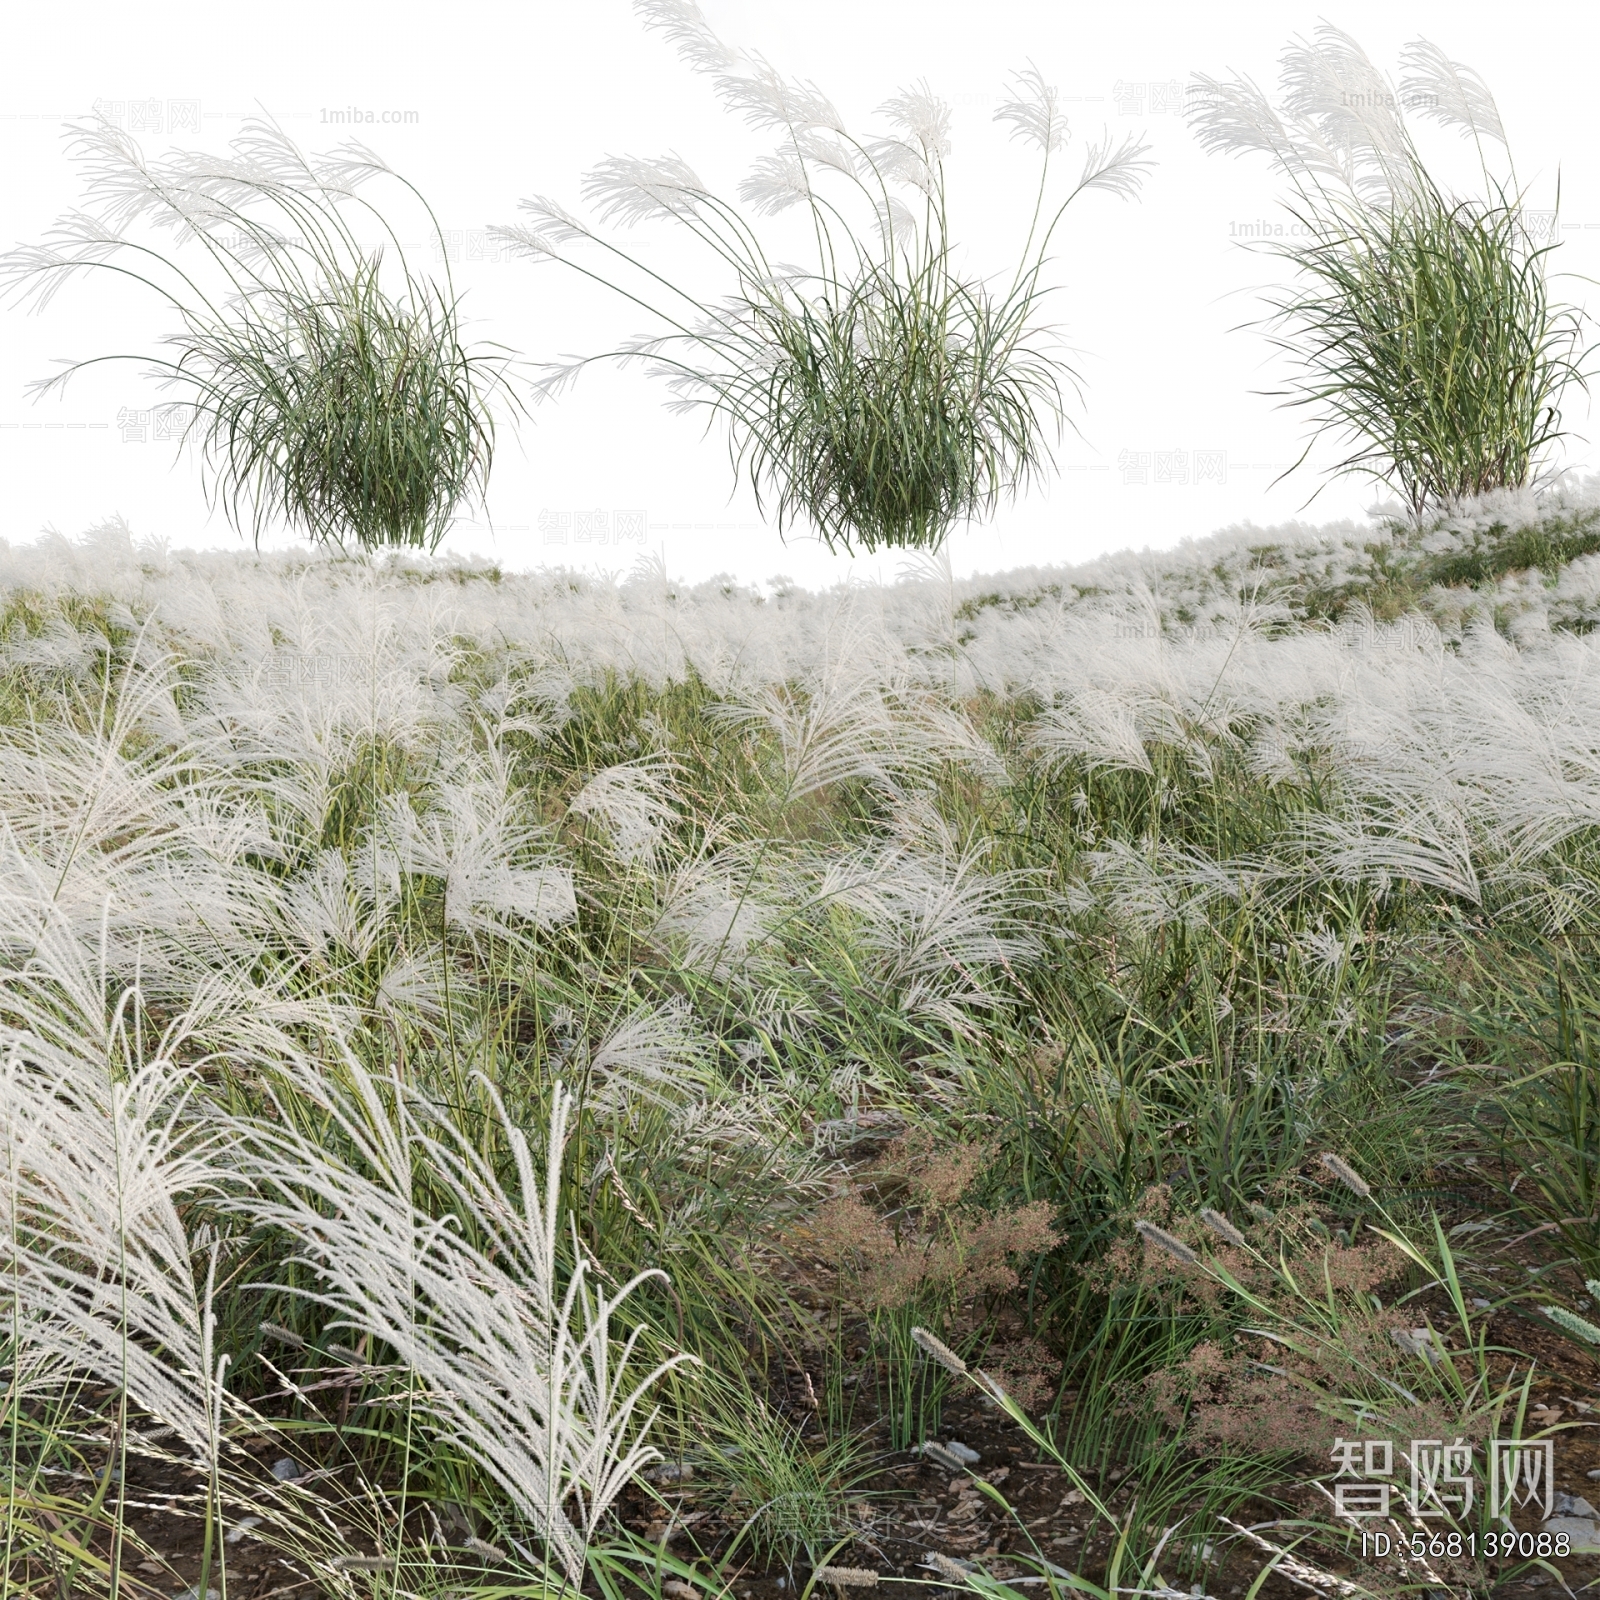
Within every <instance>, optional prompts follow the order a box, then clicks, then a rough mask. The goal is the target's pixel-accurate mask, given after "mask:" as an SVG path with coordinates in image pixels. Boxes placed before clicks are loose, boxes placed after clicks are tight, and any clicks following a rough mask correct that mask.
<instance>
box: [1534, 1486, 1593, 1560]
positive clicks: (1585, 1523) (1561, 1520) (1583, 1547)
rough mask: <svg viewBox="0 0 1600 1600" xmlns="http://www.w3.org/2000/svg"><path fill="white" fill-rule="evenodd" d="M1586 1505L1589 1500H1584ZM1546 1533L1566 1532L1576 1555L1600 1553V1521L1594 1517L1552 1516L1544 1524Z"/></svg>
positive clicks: (1558, 1533) (1557, 1533)
mask: <svg viewBox="0 0 1600 1600" xmlns="http://www.w3.org/2000/svg"><path fill="white" fill-rule="evenodd" d="M1583 1503H1584V1504H1585V1505H1587V1504H1588V1501H1587V1500H1586V1501H1584V1502H1583ZM1544 1531H1545V1532H1546V1533H1553V1534H1556V1535H1558V1536H1559V1535H1560V1534H1563V1533H1564V1534H1566V1536H1567V1537H1568V1538H1569V1539H1570V1540H1571V1541H1572V1553H1573V1555H1575V1556H1592V1555H1600V1523H1597V1522H1596V1521H1595V1520H1594V1518H1593V1517H1551V1518H1550V1519H1549V1520H1548V1521H1547V1522H1546V1523H1545V1524H1544Z"/></svg>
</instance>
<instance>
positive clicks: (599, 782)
mask: <svg viewBox="0 0 1600 1600" xmlns="http://www.w3.org/2000/svg"><path fill="white" fill-rule="evenodd" d="M674 767H675V763H674V762H673V761H672V760H671V759H670V758H669V757H665V756H659V755H655V756H640V757H638V758H637V759H635V760H633V761H622V762H618V763H617V764H616V765H615V766H610V767H604V768H602V769H601V770H600V771H599V772H597V773H595V775H594V776H593V777H592V778H590V779H589V780H588V782H587V783H585V784H584V786H583V787H582V788H581V789H580V790H579V791H578V792H577V794H576V795H574V796H573V798H572V800H571V802H570V803H569V804H568V806H567V810H568V811H569V812H572V813H574V814H575V815H577V816H580V817H595V818H598V819H599V820H600V821H602V822H604V824H605V825H606V827H607V828H608V829H609V830H610V833H611V842H612V848H613V849H614V850H615V851H616V853H617V855H618V856H619V857H621V859H622V860H624V861H647V860H650V859H652V858H653V857H655V855H656V854H657V853H658V852H659V850H660V848H661V845H662V842H663V840H664V839H665V837H666V835H667V832H668V830H669V829H670V828H672V827H673V826H674V824H676V822H677V820H678V815H677V812H676V811H675V810H674V808H673V799H674V797H673V793H672V775H673V771H674Z"/></svg>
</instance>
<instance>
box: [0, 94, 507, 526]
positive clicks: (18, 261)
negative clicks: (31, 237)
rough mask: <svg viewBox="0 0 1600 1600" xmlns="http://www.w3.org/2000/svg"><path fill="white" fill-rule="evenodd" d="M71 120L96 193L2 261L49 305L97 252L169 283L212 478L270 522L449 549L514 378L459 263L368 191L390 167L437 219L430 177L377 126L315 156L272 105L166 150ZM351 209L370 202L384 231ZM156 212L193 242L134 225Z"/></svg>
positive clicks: (189, 432) (177, 368)
mask: <svg viewBox="0 0 1600 1600" xmlns="http://www.w3.org/2000/svg"><path fill="white" fill-rule="evenodd" d="M70 131H71V134H72V146H73V149H74V152H75V153H76V154H77V155H78V157H79V158H80V159H81V160H82V161H83V162H84V163H85V164H86V165H87V166H88V169H89V182H88V196H87V198H88V202H89V209H86V210H81V211H75V212H72V213H69V214H68V215H67V216H65V217H63V218H62V219H61V220H60V221H59V222H58V223H57V224H56V227H55V229H54V231H53V232H52V234H51V235H50V236H49V238H48V239H47V240H46V242H45V243H43V244H41V245H37V246H29V247H23V248H19V249H16V250H13V251H12V252H10V254H9V255H7V256H6V257H5V258H4V260H3V262H0V275H3V277H4V278H5V279H6V280H8V281H9V282H10V284H11V285H12V286H13V287H15V288H17V289H19V290H20V291H21V292H22V293H23V294H24V295H25V296H26V297H31V298H32V299H33V300H34V302H35V304H36V305H38V306H40V307H42V306H43V305H45V304H46V303H47V302H48V301H49V300H50V299H51V297H52V296H53V295H54V294H55V293H56V292H57V290H58V289H60V288H61V286H62V285H63V284H64V283H65V282H66V280H67V279H68V278H70V277H73V276H74V275H76V274H77V273H79V272H83V271H91V270H99V271H106V272H113V273H116V274H118V275H119V276H123V277H128V278H131V279H133V280H134V281H136V282H138V283H141V284H143V285H144V286H145V287H147V288H149V289H152V290H153V291H155V292H156V293H157V294H158V295H160V296H161V297H162V298H163V299H164V300H165V301H166V302H167V304H168V306H169V307H170V308H171V309H172V310H173V311H174V312H175V313H176V314H177V318H178V323H179V327H178V330H177V331H176V332H174V333H172V334H170V335H168V336H167V337H166V339H165V340H164V341H163V343H164V345H165V347H166V348H167V350H169V351H170V352H171V354H170V355H169V356H166V357H162V358H157V359H156V360H155V361H154V363H153V369H154V372H155V374H156V375H158V376H159V377H160V378H161V380H162V382H163V384H164V386H165V387H166V388H168V389H169V390H175V391H176V392H177V393H178V394H180V395H181V396H182V397H183V402H182V403H184V404H186V405H188V406H190V407H192V416H191V418H190V420H189V422H188V425H187V427H186V429H185V432H184V438H185V440H186V442H192V443H194V444H195V445H196V446H197V447H198V449H199V453H200V457H201V462H202V467H203V472H204V479H205V482H206V487H207V495H208V498H209V499H210V500H211V502H212V503H213V505H216V506H220V508H221V509H222V511H223V512H224V514H225V515H226V516H227V518H228V520H229V521H230V522H231V523H232V524H233V526H235V527H236V528H239V529H241V530H242V529H243V528H245V527H246V526H248V527H249V528H250V529H251V530H252V532H253V533H254V536H255V538H256V539H257V541H258V542H259V540H260V537H261V534H262V532H263V531H264V530H265V529H266V528H267V527H269V526H270V525H271V524H272V523H273V522H274V520H276V519H280V518H281V519H282V520H284V521H286V522H288V523H289V524H290V525H291V526H294V527H296V528H299V529H300V530H302V531H303V532H305V533H306V534H307V535H308V536H309V537H310V538H311V539H313V540H314V541H317V542H319V543H327V544H331V545H334V546H337V547H339V548H341V549H343V548H346V547H349V546H355V547H358V548H360V549H364V550H368V549H377V548H385V547H394V548H412V549H422V550H429V551H431V550H433V549H435V548H436V547H437V545H438V543H439V541H440V540H441V539H442V538H443V537H444V534H445V532H446V530H447V529H448V528H449V526H450V524H451V521H452V519H453V517H454V516H455V514H456V512H457V511H458V510H459V509H460V507H461V506H462V505H463V504H464V503H466V502H468V501H470V500H474V499H475V500H477V501H479V502H481V501H482V499H483V496H484V492H485V490H486V488H487V485H488V479H489V470H490V465H491V463H492V460H493V455H494V440H495V424H494V417H493V412H492V406H491V402H492V401H493V400H494V399H495V398H496V397H497V396H499V395H501V394H502V393H504V394H507V395H508V394H509V391H508V390H506V388H505V384H504V365H505V363H504V358H503V356H502V354H501V353H500V352H499V350H498V349H497V348H496V347H490V346H482V347H477V348H468V346H467V345H466V344H464V343H463V333H462V321H461V312H460V303H459V300H458V298H457V296H456V294H455V291H454V289H453V287H452V286H451V284H450V281H449V268H448V266H446V268H445V281H444V283H443V284H438V283H434V282H432V281H429V280H426V279H424V278H422V277H420V276H418V275H417V274H416V273H415V272H414V271H413V270H412V268H411V266H410V264H409V263H408V261H407V259H406V255H405V251H404V249H403V248H402V247H401V244H400V241H399V238H398V236H397V235H396V233H395V232H394V229H393V228H392V227H391V226H390V224H389V223H388V222H387V221H386V220H385V218H384V216H383V214H382V213H381V212H379V211H378V210H377V208H376V207H375V206H374V205H373V204H372V202H371V201H369V200H367V199H366V198H365V197H364V196H363V195H361V194H360V193H359V191H360V189H361V188H362V186H364V185H365V184H367V183H368V182H369V181H371V180H373V179H376V178H379V177H387V178H390V179H392V180H393V181H394V182H396V183H398V184H399V185H400V186H401V188H403V189H404V190H405V191H406V192H407V193H408V194H410V195H411V197H412V198H413V199H414V200H417V201H419V202H420V203H421V204H422V207H423V210H424V212H425V213H426V215H427V218H428V222H429V224H430V226H431V228H432V231H433V234H434V236H435V237H436V238H441V237H442V236H440V235H439V231H438V224H437V222H436V221H435V220H434V217H433V213H432V211H431V210H429V209H428V207H427V205H426V202H422V201H421V197H420V196H419V195H418V194H417V192H416V190H415V189H413V188H412V186H411V185H410V184H409V183H407V182H405V180H404V179H401V178H399V177H398V175H397V174H395V173H394V172H393V171H392V169H390V168H389V167H388V166H387V165H386V164H385V163H384V162H383V161H382V160H381V159H380V158H379V157H378V156H377V155H376V154H374V153H373V152H372V151H371V150H368V149H367V148H366V147H364V146H362V145H359V144H356V143H350V144H347V145H345V146H343V147H341V148H340V149H338V150H336V151H333V152H332V153H330V154H328V155H324V156H320V157H311V156H308V155H306V154H305V153H304V152H302V151H301V150H300V149H299V147H298V146H296V145H295V144H294V143H293V142H292V141H291V140H290V139H289V138H287V136H285V135H284V134H283V133H282V132H281V131H280V130H279V129H278V128H277V127H276V126H274V125H272V124H270V123H268V122H263V121H252V122H249V123H247V124H246V126H245V129H244V131H243V132H242V133H241V134H240V135H239V137H238V138H237V139H235V140H234V141H233V143H232V146H231V150H230V154H229V155H228V156H227V157H213V156H208V155H204V154H202V153H199V152H174V153H172V154H170V155H169V156H167V157H166V158H165V159H163V160H161V161H148V160H147V159H146V158H145V156H144V154H143V153H142V151H141V150H140V148H139V146H138V145H137V144H136V143H135V142H134V141H133V140H132V139H130V138H129V137H128V136H127V135H126V134H124V133H122V132H120V131H119V130H118V129H116V128H115V127H114V126H112V125H111V124H110V123H108V122H105V121H103V120H102V121H97V122H93V123H87V124H81V125H77V126H74V127H73V128H71V130H70ZM349 212H355V213H357V214H360V213H365V215H366V217H367V219H368V220H369V221H370V222H371V223H372V224H374V225H375V228H376V232H377V235H378V242H377V243H376V244H369V243H367V242H366V241H365V240H364V238H363V237H362V234H361V232H360V231H358V229H357V227H356V226H355V223H354V221H353V220H352V218H351V216H349V215H348V214H347V213H349ZM141 221H142V222H145V223H148V224H149V226H150V227H151V228H152V229H154V230H156V231H157V232H158V233H166V234H169V235H171V236H172V238H173V240H174V242H175V243H176V244H178V245H187V246H190V247H191V248H190V249H189V250H188V251H186V252H180V251H178V250H168V249H164V248H163V247H162V246H161V245H159V244H153V243H146V242H141V240H140V239H138V238H136V237H133V236H130V234H129V231H128V230H129V228H130V226H131V225H132V224H134V223H136V222H141ZM441 253H442V251H441ZM201 257H204V258H208V259H209V267H207V266H205V265H204V264H203V262H202V261H201V259H200V258H201ZM124 359H130V360H131V359H146V358H144V357H135V356H121V355H113V356H100V357H96V358H94V359H93V360H90V361H79V362H75V363H72V364H71V365H69V366H68V367H67V368H66V370H65V371H64V372H62V373H60V374H58V375H57V376H55V377H53V378H51V379H48V380H44V381H42V382H40V383H39V384H37V385H35V388H36V389H37V390H38V391H39V392H41V393H42V392H44V391H47V390H49V389H51V388H54V387H56V386H58V385H59V384H61V383H63V382H64V381H65V380H66V379H67V378H68V377H70V376H71V375H72V374H73V373H74V372H78V371H81V370H82V369H83V368H84V367H86V366H91V365H95V364H97V363H98V362H101V361H111V360H124Z"/></svg>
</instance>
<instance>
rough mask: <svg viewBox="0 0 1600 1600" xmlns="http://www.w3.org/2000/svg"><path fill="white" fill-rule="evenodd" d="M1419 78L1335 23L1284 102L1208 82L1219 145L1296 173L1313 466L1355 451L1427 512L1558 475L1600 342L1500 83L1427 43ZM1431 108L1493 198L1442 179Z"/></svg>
mask: <svg viewBox="0 0 1600 1600" xmlns="http://www.w3.org/2000/svg"><path fill="white" fill-rule="evenodd" d="M1402 71H1403V74H1404V76H1403V77H1402V80H1401V82H1400V83H1399V85H1398V87H1396V86H1395V84H1394V83H1393V82H1391V81H1390V80H1389V79H1388V78H1387V77H1385V76H1384V75H1383V74H1382V73H1381V72H1379V70H1378V69H1377V68H1376V67H1374V66H1373V64H1372V63H1371V61H1370V60H1369V59H1368V58H1367V56H1366V55H1365V54H1364V53H1363V52H1362V50H1361V48H1360V47H1359V45H1357V44H1356V42H1355V41H1354V40H1353V39H1351V38H1350V37H1349V36H1348V35H1346V34H1344V33H1341V32H1340V31H1339V30H1338V29H1336V28H1334V27H1332V26H1331V25H1328V24H1324V25H1323V26H1321V27H1320V28H1319V29H1318V30H1317V32H1316V34H1315V37H1314V39H1313V40H1312V41H1310V42H1307V41H1304V40H1297V41H1295V42H1294V43H1292V44H1291V45H1290V47H1289V48H1288V49H1287V50H1286V52H1285V54H1284V57H1283V78H1282V87H1283V90H1284V94H1283V100H1282V105H1281V107H1280V108H1275V107H1274V106H1273V105H1272V104H1271V102H1270V101H1269V100H1268V99H1267V97H1266V95H1265V94H1263V92H1262V91H1261V90H1260V89H1259V88H1258V87H1257V86H1256V85H1255V84H1254V83H1252V82H1250V81H1248V80H1246V79H1243V78H1240V77H1235V78H1234V79H1232V80H1231V81H1228V82H1221V81H1218V80H1216V79H1212V78H1207V77H1204V76H1201V77H1199V78H1197V79H1196V80H1195V83H1194V85H1193V89H1192V97H1191V121H1192V123H1193V125H1194V126H1195V129H1196V132H1197V134H1198V136H1199V138H1200V141H1201V143H1202V145H1204V146H1205V147H1206V148H1207V149H1210V150H1213V151H1218V152H1222V153H1228V154H1247V153H1248V154H1264V155H1265V156H1267V158H1268V160H1269V161H1270V163H1271V165H1272V166H1273V167H1274V168H1275V169H1276V170H1277V172H1278V173H1279V174H1280V175H1282V176H1283V177H1285V178H1287V179H1288V180H1289V186H1290V195H1289V198H1288V199H1287V200H1286V201H1285V212H1286V214H1287V217H1288V218H1289V228H1288V231H1289V233H1290V235H1291V236H1292V237H1293V239H1294V242H1293V243H1286V244H1278V243H1276V242H1272V243H1270V244H1269V245H1268V246H1267V247H1266V248H1267V249H1268V250H1269V252H1270V253H1271V254H1273V255H1274V256H1276V257H1277V258H1278V259H1279V260H1281V261H1282V262H1283V263H1284V264H1285V265H1286V266H1288V267H1289V268H1290V269H1291V271H1292V273H1293V274H1294V277H1293V281H1292V284H1291V286H1290V287H1288V288H1286V289H1284V290H1281V291H1274V292H1273V293H1272V294H1271V296H1270V297H1269V304H1270V305H1271V307H1272V316H1271V318H1270V321H1269V324H1268V327H1269V330H1270V338H1271V341H1272V344H1273V346H1274V347H1275V348H1276V349H1277V350H1278V351H1279V352H1280V353H1281V354H1283V355H1284V357H1285V358H1286V365H1287V369H1288V374H1289V376H1288V381H1287V384H1286V386H1285V387H1284V388H1283V389H1281V390H1278V391H1274V392H1275V393H1278V394H1280V395H1281V396H1282V397H1283V399H1284V403H1285V404H1286V405H1288V406H1290V407H1291V408H1294V409H1296V410H1303V411H1304V412H1305V413H1306V414H1307V419H1308V424H1309V437H1308V442H1307V445H1306V450H1305V452H1303V453H1302V455H1301V458H1300V460H1301V461H1304V460H1305V459H1306V456H1307V455H1309V453H1310V452H1311V450H1312V449H1313V448H1314V447H1316V446H1318V445H1320V444H1322V443H1324V442H1326V443H1329V444H1331V445H1333V446H1334V447H1336V448H1344V449H1347V450H1348V453H1347V454H1345V455H1344V456H1343V457H1342V458H1341V459H1339V460H1338V461H1336V462H1335V463H1334V465H1333V466H1332V467H1331V468H1330V469H1329V470H1330V471H1331V472H1332V473H1334V474H1341V473H1357V474H1361V475H1365V476H1368V477H1371V478H1373V479H1376V480H1377V481H1378V482H1379V483H1381V484H1384V485H1385V486H1387V487H1388V488H1390V489H1392V490H1395V491H1397V492H1398V493H1399V495H1400V497H1401V498H1402V500H1403V501H1404V502H1405V504H1406V506H1407V507H1408V508H1409V510H1410V512H1411V514H1412V515H1413V517H1415V518H1419V519H1420V518H1421V517H1422V516H1423V515H1424V513H1425V512H1427V511H1428V510H1430V509H1438V508H1440V507H1448V506H1451V505H1454V504H1457V503H1460V502H1461V501H1463V500H1464V499H1467V498H1470V497H1473V496H1477V495H1482V494H1484V493H1486V492H1489V491H1492V490H1497V489H1507V488H1519V487H1521V486H1523V485H1525V484H1527V483H1529V482H1531V481H1534V480H1535V479H1536V478H1537V477H1538V475H1539V473H1540V472H1541V470H1542V469H1543V467H1544V466H1545V465H1546V464H1547V462H1548V459H1549V455H1550V450H1551V447H1552V446H1553V445H1555V444H1556V443H1557V442H1558V441H1559V440H1560V439H1562V438H1563V437H1565V435H1564V432H1563V429H1562V403H1563V398H1564V396H1566V395H1567V394H1568V392H1569V391H1570V390H1571V389H1572V388H1573V387H1574V386H1576V387H1577V388H1579V389H1583V388H1586V386H1587V379H1586V361H1587V356H1588V348H1587V346H1586V344H1585V335H1584V328H1585V322H1586V319H1585V316H1584V314H1583V312H1582V310H1581V309H1580V308H1579V307H1577V306H1576V305H1573V304H1570V303H1566V302H1563V301H1561V300H1559V299H1558V298H1557V297H1556V295H1555V293H1554V290H1553V286H1552V282H1551V277H1550V262H1549V258H1550V255H1551V252H1552V251H1553V250H1554V249H1555V248H1556V244H1557V242H1558V241H1557V240H1556V238H1555V235H1554V232H1553V231H1551V232H1550V233H1549V235H1548V236H1546V234H1545V232H1544V230H1543V228H1542V227H1540V226H1539V225H1538V221H1537V219H1535V217H1534V216H1533V215H1532V213H1530V211H1529V210H1528V208H1527V200H1526V190H1525V189H1524V188H1523V187H1521V186H1519V183H1518V180H1517V177H1516V170H1515V166H1514V164H1513V163H1512V162H1511V158H1510V154H1509V148H1508V147H1507V144H1506V136H1505V132H1504V129H1503V127H1502V125H1501V121H1500V115H1499V111H1498V109H1497V107H1496V105H1495V102H1494V98H1493V96H1492V95H1491V94H1490V92H1489V90H1488V88H1487V86H1486V85H1485V84H1484V82H1483V80H1482V79H1481V78H1480V77H1479V76H1478V75H1477V74H1476V73H1475V72H1473V71H1472V70H1471V69H1470V68H1467V67H1464V66H1462V65H1461V64H1460V63H1459V62H1454V61H1451V60H1450V59H1449V58H1448V57H1447V56H1446V55H1445V54H1444V53H1443V52H1442V51H1441V50H1439V49H1438V47H1437V46H1435V45H1432V44H1430V43H1428V42H1427V41H1426V40H1422V39H1418V40H1414V41H1413V42H1412V43H1411V44H1409V45H1408V46H1407V47H1406V49H1405V51H1404V53H1403V55H1402ZM1413 114H1414V120H1417V121H1421V120H1433V121H1435V122H1438V123H1440V124H1442V125H1443V126H1445V127H1447V128H1450V129H1453V130H1454V131H1456V132H1457V133H1459V134H1460V135H1462V136H1463V137H1464V138H1466V139H1468V140H1470V141H1471V143H1472V146H1473V149H1474V152H1475V154H1476V157H1477V160H1478V165H1479V174H1478V182H1477V185H1476V188H1477V192H1476V193H1458V192H1455V191H1454V190H1453V189H1452V188H1451V187H1450V186H1449V185H1448V184H1447V183H1445V182H1444V181H1442V180H1441V179H1439V178H1437V177H1436V176H1435V169H1434V167H1432V166H1430V164H1429V162H1428V160H1427V159H1426V158H1425V157H1424V155H1423V153H1422V150H1421V147H1420V146H1419V145H1418V143H1417V140H1416V137H1415V134H1414V132H1413V129H1412V125H1411V123H1412V120H1413ZM1494 146H1499V147H1500V150H1501V153H1502V156H1503V160H1501V161H1499V163H1498V164H1497V163H1496V161H1495V160H1494V159H1492V157H1491V150H1492V147H1494ZM1545 220H1548V219H1545ZM1296 465H1299V463H1298V462H1297V463H1296Z"/></svg>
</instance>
